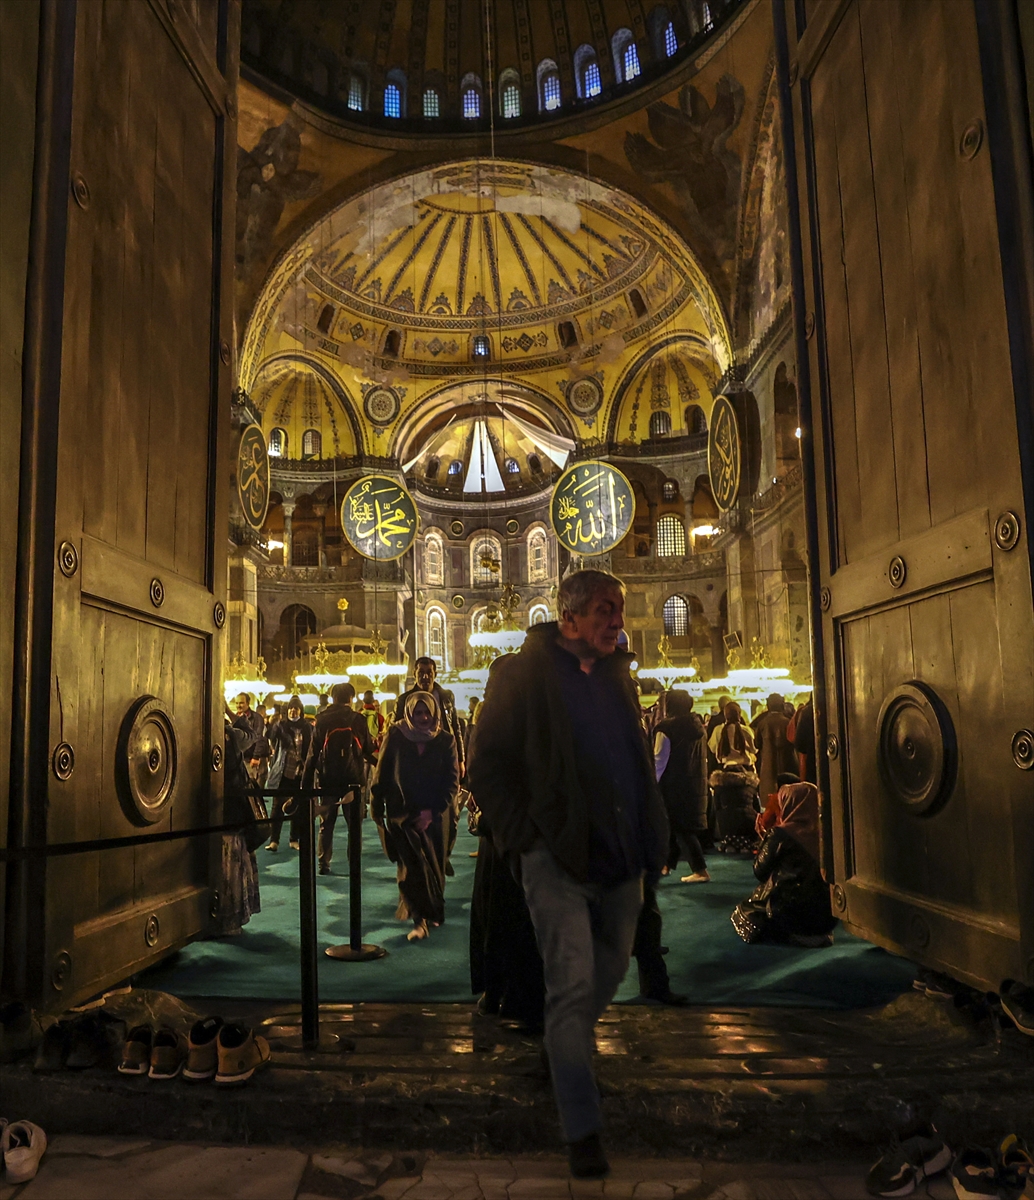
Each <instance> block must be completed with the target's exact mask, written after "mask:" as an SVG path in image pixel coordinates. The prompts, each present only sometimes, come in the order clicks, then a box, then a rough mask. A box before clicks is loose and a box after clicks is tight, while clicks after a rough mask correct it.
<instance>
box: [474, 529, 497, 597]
mask: <svg viewBox="0 0 1034 1200" xmlns="http://www.w3.org/2000/svg"><path fill="white" fill-rule="evenodd" d="M502 566H503V548H502V546H501V545H500V542H499V539H498V538H497V537H492V536H490V535H488V534H486V535H485V536H483V537H479V538H478V539H477V540H476V541H475V542H474V543H473V544H472V545H471V547H470V579H471V582H472V583H473V584H474V586H475V587H479V586H480V587H486V586H491V585H493V584H498V583H499V582H501V580H500V576H501V574H502Z"/></svg>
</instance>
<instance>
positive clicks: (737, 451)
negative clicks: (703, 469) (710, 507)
mask: <svg viewBox="0 0 1034 1200" xmlns="http://www.w3.org/2000/svg"><path fill="white" fill-rule="evenodd" d="M707 473H708V476H709V478H710V481H711V491H712V493H713V494H714V500H715V504H717V505H718V507H719V509H720V510H721V511H722V512H728V511H729V510H730V509H731V508H732V507H733V505H734V504H735V503H736V501H737V499H738V498H739V494H740V478H741V475H742V473H743V447H742V442H741V438H740V422H739V418H738V416H737V415H736V409H735V408H733V405H732V401H731V400H730V399H729V397H728V396H716V397H715V402H714V408H712V409H711V428H710V429H709V430H708V434H707Z"/></svg>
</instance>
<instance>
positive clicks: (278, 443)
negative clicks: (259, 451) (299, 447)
mask: <svg viewBox="0 0 1034 1200" xmlns="http://www.w3.org/2000/svg"><path fill="white" fill-rule="evenodd" d="M286 453H287V433H286V432H285V431H284V430H283V429H271V430H270V432H269V457H270V458H283V457H284V455H285V454H286Z"/></svg>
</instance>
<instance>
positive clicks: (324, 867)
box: [320, 863, 330, 875]
mask: <svg viewBox="0 0 1034 1200" xmlns="http://www.w3.org/2000/svg"><path fill="white" fill-rule="evenodd" d="M320 874H321V875H329V874H330V866H329V865H328V864H327V863H320Z"/></svg>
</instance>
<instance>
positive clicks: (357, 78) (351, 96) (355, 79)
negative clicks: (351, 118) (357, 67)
mask: <svg viewBox="0 0 1034 1200" xmlns="http://www.w3.org/2000/svg"><path fill="white" fill-rule="evenodd" d="M365 99H366V81H365V80H364V79H363V77H362V76H361V75H360V74H359V73H358V72H357V71H353V72H352V74H351V75H350V76H349V78H348V107H349V108H350V109H351V111H352V112H362V111H363V109H364V108H365V107H366V104H365V103H364V101H365Z"/></svg>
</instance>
